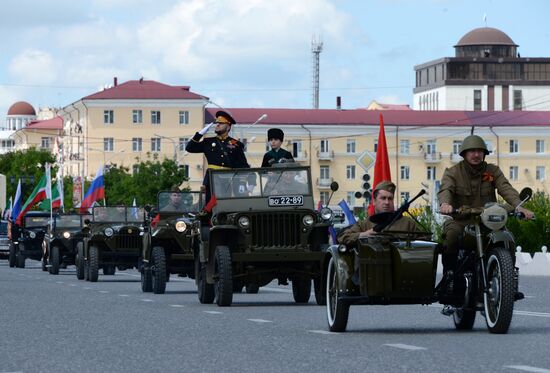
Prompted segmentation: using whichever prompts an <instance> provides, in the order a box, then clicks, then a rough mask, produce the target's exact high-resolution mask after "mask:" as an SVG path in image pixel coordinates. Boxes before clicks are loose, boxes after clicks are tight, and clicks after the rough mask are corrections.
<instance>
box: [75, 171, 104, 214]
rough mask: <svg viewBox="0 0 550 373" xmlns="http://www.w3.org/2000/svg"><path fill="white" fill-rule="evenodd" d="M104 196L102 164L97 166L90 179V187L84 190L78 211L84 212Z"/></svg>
mask: <svg viewBox="0 0 550 373" xmlns="http://www.w3.org/2000/svg"><path fill="white" fill-rule="evenodd" d="M102 198H105V179H104V178H103V166H101V167H100V168H99V170H98V171H97V174H96V175H95V178H94V179H93V180H92V184H91V185H90V188H89V189H88V191H87V192H86V195H85V196H84V199H82V203H81V204H80V212H81V213H86V212H88V209H89V208H90V207H92V205H93V204H94V202H96V201H99V200H100V199H102Z"/></svg>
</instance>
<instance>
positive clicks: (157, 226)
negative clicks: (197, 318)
mask: <svg viewBox="0 0 550 373" xmlns="http://www.w3.org/2000/svg"><path fill="white" fill-rule="evenodd" d="M201 207H202V205H201V193H200V192H179V191H171V192H170V191H166V192H160V193H159V194H158V204H157V208H156V211H157V215H156V217H155V219H154V220H153V221H152V222H151V243H150V245H147V246H145V247H144V252H143V267H142V270H141V290H143V291H144V292H148V291H153V292H154V293H155V294H163V293H164V291H165V290H166V281H167V280H168V279H169V276H170V274H171V273H174V274H178V275H180V276H188V277H190V278H195V257H197V258H198V247H199V242H198V241H199V223H198V221H197V220H196V219H195V217H196V215H197V214H198V212H199V211H200V209H201ZM197 263H198V259H197Z"/></svg>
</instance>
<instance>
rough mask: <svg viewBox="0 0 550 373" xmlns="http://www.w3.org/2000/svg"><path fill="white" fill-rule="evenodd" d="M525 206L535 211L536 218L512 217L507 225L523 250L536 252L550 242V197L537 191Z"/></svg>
mask: <svg viewBox="0 0 550 373" xmlns="http://www.w3.org/2000/svg"><path fill="white" fill-rule="evenodd" d="M525 207H526V208H528V209H529V210H531V211H533V212H534V213H535V220H520V219H516V218H510V219H509V220H508V224H507V227H508V229H509V230H510V231H511V232H512V234H513V235H514V237H515V239H516V244H517V245H519V246H521V247H522V251H523V252H528V253H534V252H536V251H540V248H541V247H542V246H544V245H546V246H548V245H549V244H550V198H549V197H548V194H546V193H545V192H541V191H537V192H536V193H534V194H533V197H532V198H531V200H529V202H527V203H526V204H525Z"/></svg>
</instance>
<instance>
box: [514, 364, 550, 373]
mask: <svg viewBox="0 0 550 373" xmlns="http://www.w3.org/2000/svg"><path fill="white" fill-rule="evenodd" d="M504 368H509V369H516V370H522V371H524V372H536V373H550V369H544V368H537V367H531V366H529V365H505V366H504Z"/></svg>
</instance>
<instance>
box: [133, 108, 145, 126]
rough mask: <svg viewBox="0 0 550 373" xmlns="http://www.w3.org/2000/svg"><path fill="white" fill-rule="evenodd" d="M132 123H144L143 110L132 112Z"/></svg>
mask: <svg viewBox="0 0 550 373" xmlns="http://www.w3.org/2000/svg"><path fill="white" fill-rule="evenodd" d="M132 123H134V124H141V123H143V111H142V110H132Z"/></svg>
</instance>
